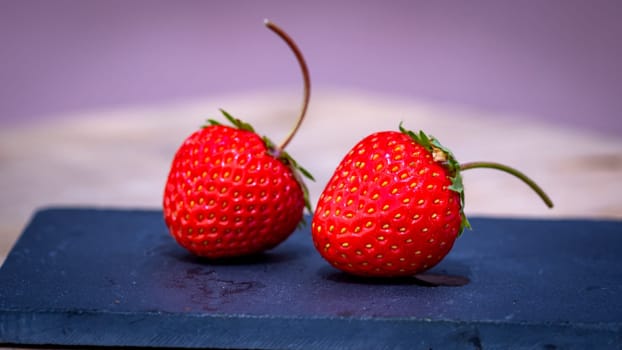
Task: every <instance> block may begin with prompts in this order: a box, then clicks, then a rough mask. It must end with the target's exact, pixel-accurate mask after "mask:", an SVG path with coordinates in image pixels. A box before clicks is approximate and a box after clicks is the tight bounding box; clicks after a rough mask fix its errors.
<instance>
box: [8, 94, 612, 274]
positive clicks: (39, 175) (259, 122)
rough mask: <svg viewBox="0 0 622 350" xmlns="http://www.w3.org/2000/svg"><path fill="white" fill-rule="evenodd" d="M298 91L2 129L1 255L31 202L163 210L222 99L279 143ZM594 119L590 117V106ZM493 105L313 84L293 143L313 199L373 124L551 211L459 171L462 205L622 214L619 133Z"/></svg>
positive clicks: (492, 210)
mask: <svg viewBox="0 0 622 350" xmlns="http://www.w3.org/2000/svg"><path fill="white" fill-rule="evenodd" d="M299 98H300V97H299V95H298V93H297V91H294V92H292V93H289V92H283V91H267V92H262V93H255V94H250V93H249V94H244V95H227V96H212V97H210V98H206V99H205V100H199V101H186V102H183V103H178V104H168V105H159V106H139V107H131V108H121V109H111V110H99V111H85V112H81V113H75V114H74V115H63V116H59V118H56V119H53V120H50V121H45V122H41V123H38V124H29V125H22V126H14V127H6V128H4V129H2V130H0V180H1V182H0V183H1V184H2V197H1V198H0V262H2V261H4V258H5V257H6V255H7V254H8V252H9V250H10V248H11V246H12V245H13V243H14V241H15V240H16V238H17V237H18V235H19V234H20V232H21V230H22V229H23V227H24V225H25V224H26V222H27V221H28V219H29V217H30V215H31V214H32V213H33V211H34V210H35V208H38V207H45V206H49V205H57V204H63V205H76V206H80V205H88V206H93V205H95V206H106V207H140V208H159V207H160V205H161V195H162V190H163V186H164V182H165V179H166V175H167V172H168V167H169V164H170V161H171V159H172V157H173V154H174V152H175V150H176V149H177V147H178V146H179V145H180V143H181V142H182V140H183V139H184V138H185V137H186V136H187V135H189V134H190V133H191V132H192V131H194V130H195V129H197V128H198V127H199V126H200V125H201V124H202V123H203V121H204V120H205V119H206V118H208V117H216V118H220V116H219V112H218V108H221V107H222V108H225V109H226V110H228V111H229V112H230V113H232V114H233V115H234V116H236V117H238V118H241V119H243V120H245V121H248V122H250V123H252V124H253V125H254V126H255V128H256V129H257V130H258V131H259V132H260V133H262V134H269V135H270V137H271V138H272V139H273V140H275V141H276V142H278V141H280V140H281V139H282V138H284V137H285V135H286V134H287V132H288V130H289V129H290V128H291V126H292V124H293V123H294V118H295V117H296V115H297V108H298V103H299ZM586 117H589V116H586ZM534 120H535V119H534V118H525V117H524V116H521V115H513V114H511V113H502V112H490V111H480V110H475V109H470V108H467V107H461V106H447V105H438V104H433V103H429V102H426V101H418V100H410V99H399V98H395V97H389V96H377V95H373V94H365V93H360V92H351V91H345V90H328V89H324V90H321V89H320V90H316V91H314V95H313V97H312V100H311V106H310V109H309V113H308V115H307V120H306V121H305V123H304V125H303V127H302V129H301V130H300V131H299V133H298V135H297V136H296V138H295V139H294V141H293V142H292V143H291V144H290V146H289V148H288V151H289V152H290V153H291V154H292V155H293V156H295V157H296V159H297V160H298V161H299V162H300V163H301V164H302V165H303V166H305V167H306V168H308V169H309V170H311V171H312V173H313V174H314V175H315V177H316V180H317V181H316V182H315V183H312V184H310V186H309V187H310V191H311V198H312V202H313V203H315V202H316V201H317V198H318V197H319V195H320V193H321V191H322V189H323V186H324V184H325V183H326V182H327V181H328V179H329V177H330V175H331V173H332V171H333V170H334V169H335V167H336V165H337V164H338V162H339V161H340V160H341V157H343V155H345V153H346V152H347V151H348V150H349V148H351V147H352V146H353V145H354V144H355V143H356V142H357V141H358V140H360V139H361V138H363V137H364V136H366V135H368V134H369V133H371V132H374V131H380V130H397V126H398V124H399V122H400V121H404V125H405V127H407V128H410V129H414V130H419V129H423V130H425V131H426V132H427V133H429V134H432V135H434V136H436V137H437V138H438V139H439V140H441V141H442V142H443V143H444V144H445V145H447V146H449V147H451V148H452V150H453V151H454V153H455V154H456V157H458V160H460V161H463V162H466V161H475V160H494V161H500V162H503V163H506V164H508V165H512V166H515V167H517V168H519V169H521V170H523V171H524V172H525V173H527V174H529V175H530V176H532V177H533V179H535V180H536V181H537V182H538V183H539V184H540V185H541V186H542V187H543V188H545V189H546V191H547V192H548V194H549V195H550V196H551V197H552V199H553V201H554V202H555V208H554V209H553V210H548V209H547V208H546V207H545V206H544V204H543V203H542V202H541V201H540V199H539V198H538V197H537V196H536V195H535V194H534V193H533V192H531V190H529V189H528V188H527V187H526V186H525V185H523V184H522V183H520V182H519V181H518V180H516V179H515V178H513V177H511V176H508V175H506V174H503V173H500V172H494V171H490V170H473V171H469V172H466V173H465V175H464V181H465V186H466V196H467V197H466V198H467V199H466V212H467V214H476V215H488V216H512V217H533V216H540V217H589V218H622V186H621V185H620V179H622V140H619V139H617V138H613V137H605V136H603V135H599V134H594V133H590V132H584V131H581V130H573V129H568V128H565V127H563V126H559V125H548V124H545V123H538V122H534Z"/></svg>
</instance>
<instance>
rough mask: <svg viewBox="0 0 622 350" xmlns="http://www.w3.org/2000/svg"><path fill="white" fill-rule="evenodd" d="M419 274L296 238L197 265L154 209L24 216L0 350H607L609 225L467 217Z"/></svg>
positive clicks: (619, 234)
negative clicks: (379, 273) (351, 266)
mask: <svg viewBox="0 0 622 350" xmlns="http://www.w3.org/2000/svg"><path fill="white" fill-rule="evenodd" d="M471 222H472V224H473V227H474V230H473V231H467V232H465V234H464V235H463V236H462V237H460V238H459V239H458V241H457V242H456V246H455V248H454V250H453V251H452V252H451V253H450V254H449V256H448V257H447V258H446V259H445V260H444V261H443V262H442V263H441V264H440V265H439V266H437V267H436V268H434V269H433V270H431V271H430V272H428V273H426V274H425V275H423V276H419V278H409V279H399V280H365V279H360V278H354V277H350V276H347V275H345V274H343V273H341V272H339V271H337V270H335V269H333V268H331V267H329V266H328V265H327V263H325V262H324V261H323V260H322V259H321V258H320V256H319V255H318V254H317V253H316V252H315V250H314V248H313V246H312V244H311V239H310V233H309V230H308V229H303V230H300V231H298V232H296V233H294V234H293V236H292V237H291V238H290V239H289V240H288V241H286V242H285V243H284V244H282V245H281V246H279V247H277V248H276V249H274V250H272V251H270V252H268V253H265V254H262V255H259V256H256V257H251V258H244V259H238V260H231V261H226V262H218V263H214V262H210V261H207V260H201V259H198V258H195V257H192V256H190V255H189V254H188V253H186V251H185V250H183V249H182V248H180V247H178V246H177V244H176V243H174V241H173V239H172V238H171V237H170V236H169V235H168V233H167V231H166V227H165V226H164V223H163V221H162V218H161V212H159V211H148V210H114V209H111V210H107V209H87V208H85V209H72V208H53V209H47V210H42V211H40V212H38V213H37V214H36V215H35V216H34V218H33V220H32V221H31V223H30V224H29V226H28V227H27V229H26V230H25V232H24V233H23V234H22V236H21V237H20V239H19V240H18V242H17V243H16V245H15V247H14V248H13V250H12V251H11V253H10V255H9V257H8V258H7V260H6V262H5V264H4V265H3V266H2V268H1V269H0V343H5V344H60V345H102V346H162V347H213V348H261V349H264V348H277V349H330V348H339V349H344V348H355V349H361V348H373V349H378V348H401V349H411V348H426V349H428V348H433V349H436V348H443V349H444V348H448V347H450V348H456V347H458V348H461V347H464V348H489V347H493V348H495V347H496V348H507V347H508V346H510V345H511V346H512V347H513V348H529V349H539V348H541V349H554V348H586V347H590V348H592V347H597V348H620V347H621V345H620V344H622V255H621V254H620V252H621V248H622V222H619V221H590V220H555V221H553V220H519V219H491V218H473V219H472V220H471Z"/></svg>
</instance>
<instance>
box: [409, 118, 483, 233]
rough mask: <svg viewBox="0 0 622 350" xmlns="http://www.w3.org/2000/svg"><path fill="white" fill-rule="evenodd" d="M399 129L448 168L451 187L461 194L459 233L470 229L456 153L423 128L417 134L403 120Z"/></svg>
mask: <svg viewBox="0 0 622 350" xmlns="http://www.w3.org/2000/svg"><path fill="white" fill-rule="evenodd" d="M399 130H400V131H401V132H402V133H404V134H406V135H408V136H409V137H410V138H411V139H412V140H413V141H415V142H416V143H418V144H420V145H421V146H423V148H425V149H426V150H427V151H428V152H430V153H431V154H432V157H433V159H434V161H436V162H438V163H440V164H441V165H443V166H444V167H445V169H447V173H448V174H449V178H450V180H451V185H450V186H449V189H450V190H452V191H454V192H456V193H458V194H459V195H460V217H461V218H462V223H461V225H460V232H459V233H458V234H459V235H460V234H462V231H464V229H465V228H468V229H470V228H471V224H470V223H469V220H468V219H467V217H466V214H465V213H464V186H463V184H462V175H461V174H460V163H458V161H457V160H456V157H455V156H454V154H453V153H452V152H451V150H450V149H449V148H447V147H445V146H443V145H442V144H441V143H440V142H439V141H438V140H437V139H436V138H435V137H433V136H431V135H427V134H426V133H425V132H423V131H421V130H420V131H419V133H418V134H416V133H414V132H412V131H411V130H408V129H406V128H404V127H403V126H402V123H401V122H400V125H399Z"/></svg>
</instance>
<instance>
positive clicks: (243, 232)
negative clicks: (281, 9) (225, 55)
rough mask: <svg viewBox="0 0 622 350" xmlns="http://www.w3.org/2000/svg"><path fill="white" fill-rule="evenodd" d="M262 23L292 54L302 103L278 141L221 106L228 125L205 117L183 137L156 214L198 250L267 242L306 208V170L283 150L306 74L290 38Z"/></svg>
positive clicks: (220, 251) (206, 252) (223, 254)
mask: <svg viewBox="0 0 622 350" xmlns="http://www.w3.org/2000/svg"><path fill="white" fill-rule="evenodd" d="M266 25H267V26H268V28H269V29H271V30H272V31H274V32H275V33H276V34H278V35H279V36H280V37H281V38H282V39H284V40H285V42H286V43H287V44H288V45H289V46H290V48H291V49H292V50H293V51H294V53H295V54H296V57H297V58H298V62H299V64H300V66H301V68H302V71H303V78H304V83H305V89H304V91H305V94H304V101H303V106H302V110H301V113H300V116H299V118H298V123H297V124H296V126H295V128H294V129H293V130H292V132H291V133H290V134H289V136H288V137H287V139H286V140H285V141H284V142H283V143H282V144H281V145H280V146H279V147H276V146H275V145H274V143H273V142H272V141H270V140H269V139H268V138H267V137H260V136H259V135H257V133H256V132H255V130H254V129H253V128H252V126H250V125H249V124H247V123H244V122H242V121H240V120H239V119H236V118H234V117H232V116H231V115H230V114H228V113H227V112H225V111H224V110H221V112H222V113H223V115H224V116H225V118H226V119H228V120H229V121H230V122H231V123H232V124H233V127H231V126H225V125H222V124H220V123H219V122H217V121H215V120H208V122H209V123H208V125H206V126H204V127H203V128H202V129H200V130H198V131H196V132H194V133H192V134H191V135H190V136H189V137H188V138H187V139H186V140H185V141H184V142H183V144H182V145H181V147H180V148H179V150H178V151H177V152H176V154H175V157H174V159H173V161H172V165H171V169H170V173H169V175H168V178H167V181H166V186H165V189H164V198H163V213H164V221H165V223H166V225H167V226H168V228H169V231H170V233H171V235H172V236H173V237H174V238H175V240H176V241H177V242H178V243H179V244H180V245H181V246H182V247H184V248H186V249H187V250H189V251H190V252H191V253H193V254H196V255H199V256H205V257H208V258H227V257H237V256H242V255H249V254H254V253H258V252H262V251H264V250H267V249H270V248H273V247H275V246H276V245H278V244H279V243H281V242H282V241H284V240H285V239H286V238H287V237H288V236H289V235H290V234H291V233H292V232H293V231H294V230H295V229H296V227H297V225H298V224H299V223H304V221H303V211H304V208H305V207H306V208H307V209H309V211H310V209H311V206H310V204H309V200H308V191H307V188H306V186H305V184H304V182H303V181H302V179H301V175H302V176H305V177H308V178H310V179H311V180H313V177H312V176H311V174H309V172H308V171H306V170H305V169H304V168H303V167H301V166H300V165H298V164H297V163H296V162H295V161H294V160H293V159H292V157H291V156H289V154H287V152H285V151H284V148H285V146H286V145H287V144H288V143H289V141H291V139H292V138H293V136H294V134H295V133H296V131H297V130H298V128H299V126H300V124H301V123H302V120H303V119H304V115H305V112H306V109H307V105H308V101H309V86H310V84H309V74H308V70H307V68H306V63H305V62H304V59H303V58H302V55H301V54H300V52H299V50H298V49H297V47H296V46H295V44H294V43H293V41H292V40H291V39H290V38H289V37H288V36H287V35H286V34H285V33H284V32H283V31H282V30H281V29H280V28H278V27H277V26H275V25H274V24H272V23H270V22H268V21H266Z"/></svg>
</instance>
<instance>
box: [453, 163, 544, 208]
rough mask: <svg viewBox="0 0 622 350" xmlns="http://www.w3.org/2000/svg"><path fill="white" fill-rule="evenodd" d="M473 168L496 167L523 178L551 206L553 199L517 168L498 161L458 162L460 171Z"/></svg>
mask: <svg viewBox="0 0 622 350" xmlns="http://www.w3.org/2000/svg"><path fill="white" fill-rule="evenodd" d="M474 168H490V169H496V170H501V171H505V172H506V173H508V174H511V175H514V176H516V177H517V178H519V179H521V180H523V182H524V183H526V184H527V185H528V186H529V187H531V189H532V190H534V191H535V192H536V193H537V194H538V195H539V196H540V198H542V200H543V201H544V203H546V205H547V206H548V207H549V208H553V201H551V198H549V196H548V195H547V194H546V193H544V190H542V188H541V187H540V186H538V185H537V184H536V183H535V182H534V181H533V180H532V179H530V178H529V177H528V176H527V175H525V174H523V173H522V172H520V171H519V170H517V169H514V168H512V167H509V166H507V165H505V164H500V163H495V162H469V163H464V164H460V170H461V171H462V170H469V169H474Z"/></svg>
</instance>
